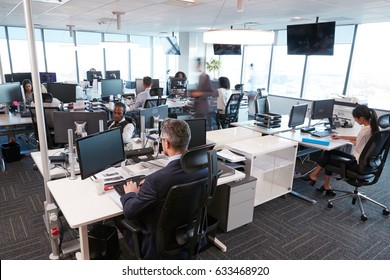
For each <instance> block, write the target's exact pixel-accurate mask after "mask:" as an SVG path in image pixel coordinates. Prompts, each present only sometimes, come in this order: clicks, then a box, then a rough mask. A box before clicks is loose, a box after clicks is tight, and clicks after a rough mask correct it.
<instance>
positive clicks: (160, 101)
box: [144, 98, 167, 108]
mask: <svg viewBox="0 0 390 280" xmlns="http://www.w3.org/2000/svg"><path fill="white" fill-rule="evenodd" d="M166 103H167V100H166V99H165V98H155V99H146V100H145V103H144V108H153V107H157V106H160V105H165V104H166Z"/></svg>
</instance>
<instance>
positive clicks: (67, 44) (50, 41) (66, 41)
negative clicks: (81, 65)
mask: <svg viewBox="0 0 390 280" xmlns="http://www.w3.org/2000/svg"><path fill="white" fill-rule="evenodd" d="M44 36H45V48H46V61H47V72H55V73H56V76H57V81H58V82H64V81H68V82H77V76H76V48H75V46H74V42H73V37H70V36H69V31H68V30H48V29H45V30H44ZM64 65H66V67H64Z"/></svg>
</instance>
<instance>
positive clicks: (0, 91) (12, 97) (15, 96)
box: [0, 82, 24, 103]
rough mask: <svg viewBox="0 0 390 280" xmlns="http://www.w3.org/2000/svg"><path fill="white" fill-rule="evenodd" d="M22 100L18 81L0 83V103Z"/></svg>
mask: <svg viewBox="0 0 390 280" xmlns="http://www.w3.org/2000/svg"><path fill="white" fill-rule="evenodd" d="M13 101H18V102H23V101H24V100H23V92H22V88H21V86H20V83H19V82H15V83H5V84H0V103H10V102H13Z"/></svg>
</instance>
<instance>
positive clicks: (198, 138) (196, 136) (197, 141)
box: [185, 119, 206, 149]
mask: <svg viewBox="0 0 390 280" xmlns="http://www.w3.org/2000/svg"><path fill="white" fill-rule="evenodd" d="M185 121H186V122H187V123H188V125H189V127H190V130H191V140H190V143H189V144H188V149H192V148H195V147H198V146H202V145H206V119H189V120H185Z"/></svg>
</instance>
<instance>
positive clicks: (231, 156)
mask: <svg viewBox="0 0 390 280" xmlns="http://www.w3.org/2000/svg"><path fill="white" fill-rule="evenodd" d="M217 155H218V156H219V157H220V158H222V159H224V160H227V161H230V162H239V161H244V160H245V157H244V156H240V155H238V154H235V153H233V152H231V151H229V150H228V149H222V150H221V151H219V152H217Z"/></svg>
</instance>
